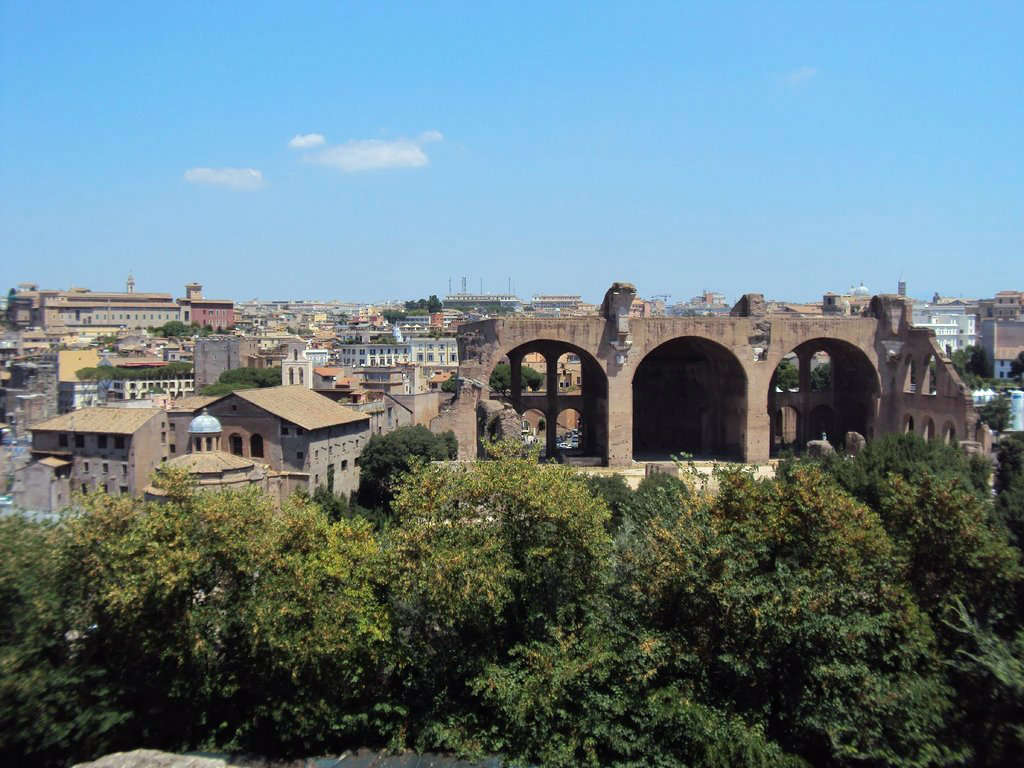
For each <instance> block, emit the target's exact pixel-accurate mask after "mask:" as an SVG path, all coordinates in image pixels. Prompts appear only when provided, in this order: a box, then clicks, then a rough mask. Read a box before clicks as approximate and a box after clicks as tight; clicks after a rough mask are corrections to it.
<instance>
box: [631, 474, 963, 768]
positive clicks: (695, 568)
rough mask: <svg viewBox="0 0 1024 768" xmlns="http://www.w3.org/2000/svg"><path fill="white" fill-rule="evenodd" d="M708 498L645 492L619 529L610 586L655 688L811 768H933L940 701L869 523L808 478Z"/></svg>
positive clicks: (945, 696) (933, 667)
mask: <svg viewBox="0 0 1024 768" xmlns="http://www.w3.org/2000/svg"><path fill="white" fill-rule="evenodd" d="M718 485H719V491H718V495H717V496H715V497H711V496H707V495H700V496H697V497H682V496H678V497H676V500H675V503H674V504H666V503H665V502H666V498H665V496H664V494H659V495H658V496H657V497H656V498H655V501H656V502H657V507H656V509H655V510H654V511H653V513H651V512H647V513H645V514H644V515H643V516H642V517H641V520H640V523H639V524H638V525H635V526H632V527H630V528H629V529H628V530H630V531H631V532H632V534H633V535H632V536H630V537H628V538H627V540H626V543H625V547H624V550H623V552H622V555H621V559H622V562H623V567H624V573H625V574H626V583H625V586H624V589H625V590H626V594H628V595H630V596H631V599H632V600H633V601H634V603H635V606H636V607H635V611H636V613H637V617H638V619H636V620H637V621H639V623H640V625H641V626H643V627H646V628H648V629H647V631H648V632H650V633H651V639H650V640H649V641H648V643H649V644H651V645H653V646H654V647H657V646H658V645H661V644H664V649H663V650H662V652H661V656H662V658H664V659H666V661H664V662H663V664H664V669H663V671H661V672H659V673H658V674H659V676H660V678H661V679H663V680H665V681H668V680H676V681H679V684H683V685H685V688H684V690H685V691H687V694H686V695H687V698H688V699H692V700H694V701H696V702H698V703H701V704H703V705H705V706H707V707H711V708H713V709H715V710H719V711H728V712H731V713H735V714H736V715H739V716H741V717H743V718H744V719H745V720H747V721H748V722H750V721H753V722H758V723H762V724H763V725H764V729H765V731H764V732H765V734H766V735H767V736H768V737H769V738H771V739H772V740H773V741H775V742H777V743H778V744H780V745H781V746H782V747H783V749H785V750H786V751H788V752H792V753H795V754H799V755H800V756H802V757H803V758H805V759H807V760H808V761H809V762H811V763H812V764H815V765H825V764H840V763H842V762H844V761H845V760H847V759H849V758H852V756H854V755H856V756H857V759H859V760H861V761H865V762H867V763H868V764H880V765H881V764H885V765H924V764H928V763H931V762H935V763H938V762H942V761H943V760H944V759H945V758H946V757H948V754H949V753H948V750H947V749H946V748H945V747H944V746H943V745H942V744H941V739H940V737H941V735H942V726H943V722H944V715H945V714H946V712H947V711H948V710H949V708H950V706H951V702H950V695H949V691H948V690H947V689H946V688H945V687H944V685H943V682H942V677H941V668H940V667H939V666H938V665H937V664H936V663H935V661H934V659H935V648H934V646H933V644H932V640H931V637H932V636H931V634H930V632H929V628H928V622H927V619H926V618H925V617H924V616H923V615H922V614H921V613H920V611H918V609H917V608H916V606H915V604H914V599H913V595H912V593H911V592H910V591H909V590H908V589H907V588H906V587H905V586H904V585H903V584H902V583H901V581H900V579H899V575H900V569H899V567H898V555H897V553H896V552H895V551H894V550H893V547H892V544H891V542H890V540H889V537H888V535H887V533H886V531H885V529H884V527H883V525H882V524H881V521H880V520H879V518H878V516H877V515H876V514H875V513H874V512H873V511H872V510H870V509H869V508H867V507H866V506H864V505H862V504H860V503H859V502H857V501H856V500H855V499H853V498H852V497H851V496H850V495H849V494H847V493H846V492H845V491H844V490H842V489H841V488H840V487H839V485H838V484H837V483H835V482H834V481H833V480H831V479H830V478H829V477H828V475H826V474H825V473H823V472H822V471H821V470H820V469H817V468H815V467H812V466H806V465H805V466H799V467H794V468H791V469H790V470H789V471H788V472H787V473H786V474H785V475H783V476H781V477H780V478H779V479H777V480H771V481H757V480H755V479H753V478H752V477H751V476H750V475H748V474H747V473H745V472H742V471H728V472H724V473H720V474H719V475H718ZM684 681H686V682H685V683H684Z"/></svg>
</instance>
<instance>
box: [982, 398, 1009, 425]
mask: <svg viewBox="0 0 1024 768" xmlns="http://www.w3.org/2000/svg"><path fill="white" fill-rule="evenodd" d="M978 418H980V419H981V420H982V421H983V422H984V423H985V424H988V425H989V426H990V427H991V428H992V429H993V430H994V431H996V432H1002V431H1004V430H1005V429H1006V428H1007V427H1008V426H1009V425H1010V398H1009V397H1007V396H1006V395H999V397H996V398H993V399H992V400H989V401H988V402H987V403H982V404H981V405H980V406H978Z"/></svg>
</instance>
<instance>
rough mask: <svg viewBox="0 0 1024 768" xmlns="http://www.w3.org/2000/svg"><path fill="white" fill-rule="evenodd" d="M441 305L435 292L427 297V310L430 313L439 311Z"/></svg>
mask: <svg viewBox="0 0 1024 768" xmlns="http://www.w3.org/2000/svg"><path fill="white" fill-rule="evenodd" d="M443 306H444V305H443V304H442V302H441V300H440V299H439V298H438V297H437V296H436V295H435V294H433V293H432V294H430V298H428V299H427V311H428V312H429V313H430V314H434V313H435V312H440V311H441V309H442V307H443Z"/></svg>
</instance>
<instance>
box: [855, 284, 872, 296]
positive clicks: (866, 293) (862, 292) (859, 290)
mask: <svg viewBox="0 0 1024 768" xmlns="http://www.w3.org/2000/svg"><path fill="white" fill-rule="evenodd" d="M853 295H854V296H870V295H871V291H869V290H868V289H867V287H866V286H865V285H864V283H861V284H860V287H859V288H854V289H853Z"/></svg>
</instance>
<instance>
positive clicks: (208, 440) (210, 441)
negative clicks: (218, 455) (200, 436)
mask: <svg viewBox="0 0 1024 768" xmlns="http://www.w3.org/2000/svg"><path fill="white" fill-rule="evenodd" d="M206 450H208V451H212V450H213V438H212V437H208V438H206Z"/></svg>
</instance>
